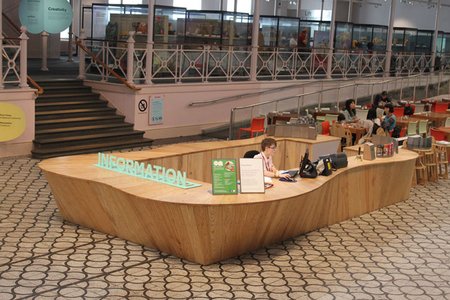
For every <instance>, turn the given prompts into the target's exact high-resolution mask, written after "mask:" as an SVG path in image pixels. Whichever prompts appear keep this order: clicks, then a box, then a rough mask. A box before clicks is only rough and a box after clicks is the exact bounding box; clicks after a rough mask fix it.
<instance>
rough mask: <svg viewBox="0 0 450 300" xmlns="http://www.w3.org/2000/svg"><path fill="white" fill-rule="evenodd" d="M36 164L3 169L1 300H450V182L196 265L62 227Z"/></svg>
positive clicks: (14, 162)
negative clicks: (359, 214)
mask: <svg viewBox="0 0 450 300" xmlns="http://www.w3.org/2000/svg"><path fill="white" fill-rule="evenodd" d="M37 163H38V161H37V160H32V159H29V158H15V159H11V158H10V159H6V158H4V159H0V190H1V191H0V299H1V300H4V299H168V298H170V299H189V298H190V299H320V300H328V299H358V300H360V299H417V300H426V299H450V196H449V194H450V180H441V181H439V183H434V184H429V185H427V186H418V187H416V188H413V189H412V191H411V197H410V199H409V200H408V201H406V202H403V203H400V204H397V205H393V206H390V207H387V208H384V209H382V210H380V211H376V212H373V213H371V214H366V215H363V216H362V217H359V218H354V219H352V220H349V221H346V222H342V223H340V224H336V225H333V226H330V227H328V228H323V229H320V230H317V231H314V232H311V233H309V234H307V235H304V236H299V237H297V238H295V239H291V240H287V241H285V242H283V243H281V244H275V245H272V246H270V247H267V248H264V249H260V250H258V251H256V252H253V253H248V254H245V255H242V256H240V257H236V258H234V259H229V260H227V261H223V262H221V263H217V264H213V265H210V266H201V265H197V264H194V263H190V262H187V261H184V260H181V259H178V258H176V257H173V256H169V255H167V254H165V253H161V252H159V251H156V250H153V249H148V248H144V247H142V246H139V245H136V244H133V243H129V242H127V241H124V240H121V239H119V238H115V237H113V236H108V235H105V234H103V233H100V232H95V231H92V230H89V229H87V228H82V227H80V226H76V225H74V224H71V223H68V222H65V221H63V220H62V219H61V217H60V215H59V213H58V209H57V208H56V204H55V201H54V199H53V195H52V193H51V191H50V188H49V186H48V183H47V182H46V180H45V178H44V176H43V174H42V173H41V172H40V170H39V168H38V167H37ZM392 180H394V179H392ZM380 188H382V187H380ZM387 196H388V195H387Z"/></svg>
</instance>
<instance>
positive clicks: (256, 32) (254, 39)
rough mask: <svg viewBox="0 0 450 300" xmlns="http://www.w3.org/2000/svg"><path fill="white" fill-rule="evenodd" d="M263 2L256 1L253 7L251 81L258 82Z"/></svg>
mask: <svg viewBox="0 0 450 300" xmlns="http://www.w3.org/2000/svg"><path fill="white" fill-rule="evenodd" d="M260 2H261V0H255V1H254V6H253V24H252V49H251V51H252V53H251V60H250V80H252V81H256V72H257V68H258V37H259V15H260V10H261V6H260Z"/></svg>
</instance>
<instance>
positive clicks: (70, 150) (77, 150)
mask: <svg viewBox="0 0 450 300" xmlns="http://www.w3.org/2000/svg"><path fill="white" fill-rule="evenodd" d="M152 143H153V140H151V139H145V138H141V139H134V140H127V141H120V140H119V141H118V140H114V141H109V142H105V143H102V142H100V143H96V144H89V145H74V146H67V147H51V148H44V149H33V150H32V151H31V154H32V157H33V158H37V159H43V158H50V157H56V156H65V155H75V154H84V153H96V152H101V151H108V150H118V149H128V148H134V147H144V146H151V145H152Z"/></svg>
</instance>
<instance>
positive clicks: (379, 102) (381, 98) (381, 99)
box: [373, 91, 391, 107]
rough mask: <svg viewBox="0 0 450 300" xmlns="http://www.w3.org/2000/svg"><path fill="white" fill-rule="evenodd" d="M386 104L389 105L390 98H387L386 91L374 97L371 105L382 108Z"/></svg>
mask: <svg viewBox="0 0 450 300" xmlns="http://www.w3.org/2000/svg"><path fill="white" fill-rule="evenodd" d="M386 103H391V98H389V96H388V93H387V92H386V91H382V92H381V94H378V95H376V96H375V99H374V100H373V105H374V106H375V107H378V106H381V107H384V105H385V104H386Z"/></svg>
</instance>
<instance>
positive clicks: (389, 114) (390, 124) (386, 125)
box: [381, 103, 397, 132]
mask: <svg viewBox="0 0 450 300" xmlns="http://www.w3.org/2000/svg"><path fill="white" fill-rule="evenodd" d="M384 111H385V113H386V116H385V117H384V119H383V122H381V127H383V129H384V130H385V131H387V132H393V131H394V128H395V125H396V124H397V118H396V117H395V115H394V106H393V105H392V103H387V104H386V105H385V106H384Z"/></svg>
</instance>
